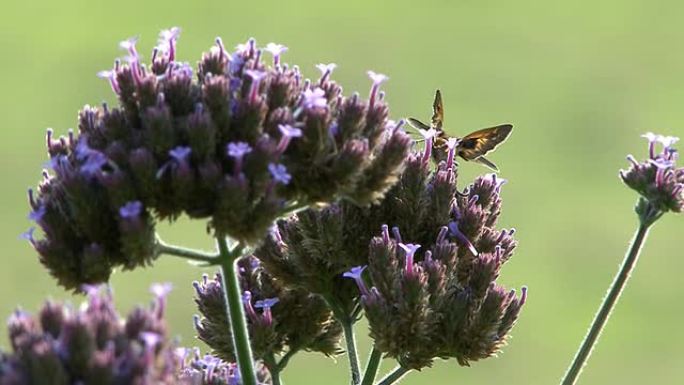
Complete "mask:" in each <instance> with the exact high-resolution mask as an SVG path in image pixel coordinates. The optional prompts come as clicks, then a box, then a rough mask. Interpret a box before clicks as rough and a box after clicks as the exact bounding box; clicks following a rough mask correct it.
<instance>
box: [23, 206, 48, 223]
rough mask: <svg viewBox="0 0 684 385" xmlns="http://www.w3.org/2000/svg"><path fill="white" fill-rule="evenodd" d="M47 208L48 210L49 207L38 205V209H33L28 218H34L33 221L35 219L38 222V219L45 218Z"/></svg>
mask: <svg viewBox="0 0 684 385" xmlns="http://www.w3.org/2000/svg"><path fill="white" fill-rule="evenodd" d="M46 210H47V209H46V208H45V206H44V205H40V206H38V208H37V209H35V210H32V211H31V212H30V213H29V215H28V219H29V220H32V221H34V222H38V221H40V220H41V219H42V218H43V216H44V215H45V211H46Z"/></svg>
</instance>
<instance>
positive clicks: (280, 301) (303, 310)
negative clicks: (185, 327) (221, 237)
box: [194, 257, 342, 365]
mask: <svg viewBox="0 0 684 385" xmlns="http://www.w3.org/2000/svg"><path fill="white" fill-rule="evenodd" d="M238 263H239V266H240V286H241V289H242V292H243V296H242V299H243V305H244V308H245V313H246V315H247V328H248V330H249V335H250V340H251V344H252V350H253V353H254V357H255V358H256V359H266V358H268V357H269V356H277V355H282V354H284V353H288V355H290V356H291V355H292V354H294V353H296V352H298V351H302V350H306V351H315V352H321V353H323V354H325V355H336V354H339V353H340V352H341V351H340V347H339V341H340V338H341V332H342V329H341V327H340V325H339V324H338V323H337V322H336V321H335V320H334V319H333V318H332V314H331V312H330V310H329V309H328V307H327V305H326V303H325V301H323V299H321V298H320V297H319V296H316V295H313V294H311V293H308V292H306V291H304V290H301V289H298V290H293V289H288V288H285V287H283V286H282V284H281V283H280V282H278V281H277V280H275V279H274V278H273V277H272V276H271V275H270V274H269V273H268V272H266V270H265V269H264V268H263V266H262V264H261V263H260V262H259V260H257V259H256V258H254V257H245V258H243V259H241V260H240V261H239V262H238ZM194 286H195V290H196V297H195V302H196V303H197V307H198V309H199V311H200V313H201V314H202V316H201V317H197V318H196V320H195V329H196V330H197V334H198V337H199V339H200V340H202V341H204V342H205V343H207V345H209V347H211V348H212V349H213V354H215V355H216V356H218V357H221V358H222V359H224V360H227V361H234V360H235V356H234V350H233V340H232V337H231V332H230V330H231V329H230V323H229V322H228V318H227V316H226V302H225V299H224V297H223V290H222V288H221V277H220V276H219V275H218V274H217V276H216V277H215V278H214V279H209V277H208V276H206V275H205V276H204V277H203V278H202V280H201V281H200V282H195V283H194ZM265 362H266V364H267V365H269V362H268V361H265Z"/></svg>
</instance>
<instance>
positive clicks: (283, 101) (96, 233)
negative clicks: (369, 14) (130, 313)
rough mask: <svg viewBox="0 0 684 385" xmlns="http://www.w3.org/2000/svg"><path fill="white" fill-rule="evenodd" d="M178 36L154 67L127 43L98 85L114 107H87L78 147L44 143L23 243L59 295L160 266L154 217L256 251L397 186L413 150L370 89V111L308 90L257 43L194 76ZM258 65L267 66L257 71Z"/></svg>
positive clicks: (326, 82) (219, 52) (159, 51)
mask: <svg viewBox="0 0 684 385" xmlns="http://www.w3.org/2000/svg"><path fill="white" fill-rule="evenodd" d="M178 37H179V31H178V29H177V28H173V29H170V30H168V31H164V32H162V34H161V35H160V41H159V44H158V46H157V48H155V50H154V52H153V55H152V60H151V63H149V64H144V63H142V61H141V56H140V54H139V53H138V50H137V48H136V40H135V39H129V40H126V41H124V42H123V43H121V48H123V49H124V50H125V52H126V58H125V61H124V62H121V61H119V60H117V61H116V62H115V65H114V68H113V69H112V70H110V71H104V72H102V73H100V76H102V77H103V78H105V79H107V80H108V81H109V83H110V85H111V88H112V90H113V91H114V92H115V94H116V96H117V98H118V102H119V106H116V107H111V106H108V105H106V104H105V105H102V106H100V107H91V106H86V107H84V109H83V110H82V111H81V112H80V113H79V122H78V135H76V134H74V133H69V135H68V136H67V137H59V138H54V137H53V135H52V131H48V135H47V148H48V153H49V156H50V161H49V162H48V165H49V170H46V171H45V172H44V180H43V182H42V183H41V184H40V186H39V188H38V191H37V194H34V193H33V192H31V193H30V203H31V210H32V212H31V214H30V218H31V219H33V220H34V221H35V222H36V223H37V225H38V226H39V227H40V228H41V229H42V232H41V234H42V239H36V238H34V233H33V230H31V231H30V232H28V233H27V234H26V238H27V239H29V240H30V241H31V243H32V244H33V245H34V247H35V248H36V249H37V250H38V252H39V254H40V256H41V262H42V263H43V264H44V265H45V266H46V267H47V268H48V269H49V270H50V271H51V273H52V274H53V275H54V276H55V277H57V279H58V280H59V282H60V283H61V284H62V285H63V286H65V287H68V288H78V287H79V286H80V285H81V284H83V283H98V282H104V281H107V279H108V276H109V274H110V272H111V270H112V269H113V268H114V267H116V266H123V267H124V268H133V267H136V266H140V265H146V264H148V263H150V262H151V260H152V259H153V258H154V257H155V248H154V218H159V219H170V220H173V219H175V218H177V217H178V216H180V215H182V214H187V215H188V216H190V217H192V218H206V219H208V220H209V226H210V228H211V229H213V231H215V232H216V233H217V234H219V235H222V236H223V235H227V236H230V237H232V238H234V239H236V240H238V241H241V242H244V243H248V244H255V243H258V242H259V241H260V240H261V239H262V238H263V236H264V235H265V234H266V233H267V230H268V228H269V227H270V226H271V225H272V223H273V221H274V220H275V219H277V218H279V217H281V216H283V215H286V214H287V213H289V212H291V211H292V210H294V209H295V208H301V207H305V206H307V205H309V204H313V203H326V202H331V201H333V200H335V199H337V198H340V197H342V198H348V199H350V200H353V201H355V202H357V203H362V204H367V203H369V202H377V201H378V200H379V199H381V198H382V196H383V195H384V193H385V192H386V191H387V190H388V189H389V188H390V187H391V185H392V184H393V183H394V182H395V181H396V178H397V175H398V174H399V172H400V171H401V169H402V165H403V161H404V159H405V157H406V155H407V153H408V148H409V146H410V139H409V138H408V136H407V135H406V134H405V133H404V132H403V131H402V130H401V129H399V127H398V125H396V124H395V123H393V122H391V121H389V120H388V118H387V117H388V107H387V105H386V104H385V102H384V100H383V93H382V92H380V91H379V87H380V83H381V82H382V80H384V77H381V76H379V75H377V74H374V76H373V85H372V87H371V92H370V99H369V100H368V101H364V100H362V99H361V98H360V97H359V95H358V94H353V95H352V96H350V97H345V96H343V95H342V88H341V87H340V86H339V85H338V84H337V83H335V82H334V81H333V80H331V73H332V70H333V69H334V67H335V66H334V65H323V66H319V69H321V72H322V74H321V77H320V79H318V80H316V81H311V80H308V79H304V78H303V75H302V74H301V72H300V71H299V68H298V67H297V66H289V65H287V64H284V63H283V62H282V54H283V53H284V52H285V51H286V50H287V48H286V47H283V46H280V45H277V44H269V45H267V46H266V48H265V49H261V48H259V47H258V46H257V45H256V43H255V41H254V40H250V41H248V42H247V43H245V44H241V45H239V46H238V48H237V50H236V51H235V52H233V53H228V52H227V51H226V49H225V47H224V45H223V43H222V41H221V40H220V39H217V42H216V46H215V47H213V48H212V49H211V50H210V52H208V53H205V54H204V55H203V57H202V59H201V60H200V62H199V63H198V67H197V70H196V71H194V70H193V68H191V67H190V66H189V65H188V64H187V63H182V62H180V61H178V60H177V49H176V48H177V47H176V43H177V40H178ZM265 52H269V53H270V54H271V55H272V56H273V61H272V62H271V64H269V63H266V62H265V61H264V56H265Z"/></svg>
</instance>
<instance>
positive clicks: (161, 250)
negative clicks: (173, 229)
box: [156, 238, 219, 264]
mask: <svg viewBox="0 0 684 385" xmlns="http://www.w3.org/2000/svg"><path fill="white" fill-rule="evenodd" d="M156 242H157V243H156V248H157V254H158V255H159V254H167V255H173V256H175V257H181V258H185V259H189V260H192V261H199V262H206V263H209V264H216V263H217V262H218V257H219V255H218V254H215V253H214V254H210V253H207V252H204V251H200V250H193V249H188V248H185V247H181V246H175V245H169V244H167V243H164V241H162V240H161V239H159V238H157V241H156Z"/></svg>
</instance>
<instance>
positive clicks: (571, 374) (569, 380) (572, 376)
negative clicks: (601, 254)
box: [561, 221, 653, 385]
mask: <svg viewBox="0 0 684 385" xmlns="http://www.w3.org/2000/svg"><path fill="white" fill-rule="evenodd" d="M652 224H653V222H650V223H648V222H645V221H642V223H641V224H640V225H639V229H638V230H637V232H636V235H635V236H634V239H633V240H632V244H631V245H630V247H629V250H628V251H627V255H625V259H624V261H623V262H622V266H621V267H620V271H619V272H618V274H617V275H616V276H615V280H614V281H613V283H612V284H611V285H610V288H609V290H608V294H607V295H606V297H605V298H604V299H603V303H602V304H601V307H600V308H599V311H598V313H596V316H595V318H594V321H593V322H592V324H591V327H590V328H589V331H588V333H587V335H586V337H584V340H583V341H582V345H581V346H580V348H579V350H578V351H577V354H576V355H575V358H574V359H573V361H572V364H571V365H570V367H569V368H568V371H567V372H566V373H565V376H564V377H563V381H562V382H561V384H562V385H572V384H574V383H575V382H576V381H577V377H579V375H580V373H581V372H582V369H583V367H584V365H585V363H586V362H587V359H588V358H589V356H590V355H591V352H592V349H593V348H594V345H596V342H597V341H598V338H599V336H600V335H601V331H602V330H603V328H604V326H605V325H606V322H607V321H608V317H609V316H610V313H611V311H612V310H613V308H614V307H615V305H616V304H617V301H618V299H619V298H620V294H621V293H622V290H623V289H624V288H625V285H626V283H627V279H628V278H629V276H630V274H631V272H632V270H633V269H634V266H635V265H636V262H637V259H638V258H639V253H640V252H641V248H642V246H643V244H644V241H645V240H646V237H647V235H648V230H649V228H650V227H651V225H652Z"/></svg>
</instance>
